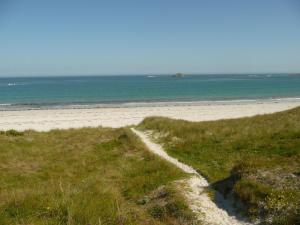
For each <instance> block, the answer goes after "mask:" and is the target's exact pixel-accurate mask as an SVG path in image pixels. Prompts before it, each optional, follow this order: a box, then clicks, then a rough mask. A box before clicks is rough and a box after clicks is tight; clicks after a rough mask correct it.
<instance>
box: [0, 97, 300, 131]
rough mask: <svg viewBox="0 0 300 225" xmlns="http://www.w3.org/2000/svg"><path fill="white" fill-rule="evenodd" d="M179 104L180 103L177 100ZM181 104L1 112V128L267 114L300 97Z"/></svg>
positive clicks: (297, 102) (126, 123) (292, 104)
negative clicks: (153, 118) (152, 118)
mask: <svg viewBox="0 0 300 225" xmlns="http://www.w3.org/2000/svg"><path fill="white" fill-rule="evenodd" d="M177 104H178V102H177ZM179 104H180V105H174V103H172V104H171V105H156V106H151V105H149V104H146V105H143V106H141V107H139V106H132V107H115V108H114V107H106V108H105V107H102V108H77V109H32V110H15V111H13V110H10V111H6V110H4V111H0V130H9V129H15V130H19V131H23V130H27V129H33V130H37V131H49V130H52V129H69V128H82V127H98V126H103V127H112V128H119V127H124V126H129V125H137V124H138V123H140V122H141V121H142V120H143V119H144V118H146V117H149V116H163V117H169V118H173V119H183V120H187V121H209V120H219V119H233V118H239V117H249V116H254V115H261V114H268V113H274V112H279V111H283V110H288V109H291V108H294V107H297V106H300V99H297V100H295V99H293V100H280V101H279V100H272V101H247V102H245V101H244V102H242V103H241V102H232V101H231V102H230V103H229V102H225V103H224V102H223V103H220V102H219V103H217V104H216V102H210V103H209V104H208V103H206V104H203V102H202V104H199V103H197V104H196V105H192V104H191V103H190V102H189V103H183V102H180V103H179Z"/></svg>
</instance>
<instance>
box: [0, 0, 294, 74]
mask: <svg viewBox="0 0 300 225" xmlns="http://www.w3.org/2000/svg"><path fill="white" fill-rule="evenodd" d="M174 72H185V73H240V72H241V73H254V72H300V1H299V0H135V1H134V0H126V1H125V0H119V1H116V0H107V1H101V0H98V1H96V0H95V1H92V0H81V1H80V0H48V1H47V0H26V1H25V0H0V75H1V76H13V75H79V74H82V75H84V74H152V73H174Z"/></svg>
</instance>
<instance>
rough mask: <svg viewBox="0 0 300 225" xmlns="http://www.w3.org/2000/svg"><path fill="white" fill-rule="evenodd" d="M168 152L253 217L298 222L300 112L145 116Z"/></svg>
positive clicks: (143, 123) (273, 220) (296, 109)
mask: <svg viewBox="0 0 300 225" xmlns="http://www.w3.org/2000/svg"><path fill="white" fill-rule="evenodd" d="M139 127H140V128H141V129H147V130H153V131H155V132H156V134H157V136H158V141H160V142H161V143H163V144H164V145H165V148H166V150H167V152H168V153H169V154H170V155H172V156H174V157H176V158H178V159H179V160H181V161H183V162H185V163H187V164H189V165H191V166H193V167H194V168H196V169H197V170H198V171H199V172H200V173H201V174H202V175H203V176H205V177H206V178H207V179H208V180H209V181H210V182H211V183H212V187H214V188H216V189H218V190H219V191H221V192H223V194H225V195H226V194H229V193H231V194H232V193H233V195H234V196H235V197H236V198H237V199H239V200H240V201H242V202H243V203H244V205H245V206H246V209H245V210H244V211H246V213H247V214H248V215H250V216H252V217H258V216H260V217H263V218H264V219H265V221H266V222H267V221H269V222H270V221H271V222H270V223H273V224H297V223H300V177H299V176H300V108H299V107H298V108H295V109H292V110H289V111H285V112H280V113H275V114H270V115H261V116H255V117H250V118H241V119H231V120H219V121H209V122H187V121H183V120H173V119H168V118H161V117H152V118H146V119H145V120H144V121H143V122H142V123H141V124H140V125H139Z"/></svg>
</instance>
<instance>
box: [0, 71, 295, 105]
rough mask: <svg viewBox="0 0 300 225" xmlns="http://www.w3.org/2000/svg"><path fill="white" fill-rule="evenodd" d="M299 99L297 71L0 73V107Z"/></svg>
mask: <svg viewBox="0 0 300 225" xmlns="http://www.w3.org/2000/svg"><path fill="white" fill-rule="evenodd" d="M274 100H275V101H284V100H289V101H292V100H300V75H299V74H216V75H205V74H201V75H196V74H194V75H187V76H183V77H174V76H172V75H119V76H65V77H54V76H49V77H2V78H0V110H24V109H48V108H89V107H133V106H144V105H164V104H180V103H181V104H192V103H197V104H201V103H203V104H207V103H211V102H223V103H224V102H234V101H240V102H247V101H274Z"/></svg>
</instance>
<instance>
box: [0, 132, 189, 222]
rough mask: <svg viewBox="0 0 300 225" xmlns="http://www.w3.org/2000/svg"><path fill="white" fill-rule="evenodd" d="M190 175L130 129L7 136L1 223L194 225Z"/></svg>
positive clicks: (1, 161)
mask: <svg viewBox="0 0 300 225" xmlns="http://www.w3.org/2000/svg"><path fill="white" fill-rule="evenodd" d="M184 176H185V175H184V174H183V173H182V172H180V171H179V170H178V169H177V168H175V167H173V166H172V165H170V164H168V163H166V162H165V161H163V160H160V159H159V158H157V157H156V156H154V155H152V154H151V153H149V152H148V151H147V150H146V149H145V147H144V145H143V144H141V143H140V142H139V140H138V139H137V138H136V137H135V136H134V135H133V134H132V133H131V131H130V130H129V129H127V128H122V129H105V128H84V129H70V130H53V131H50V132H34V131H25V132H17V131H13V130H10V131H6V132H0V184H1V185H0V224H37V225H39V224H49V225H50V224H53V225H54V224H55V225H58V224H69V225H73V224H81V225H87V224H93V225H95V224H118V225H119V224H122V225H123V224H124V225H125V224H133V225H134V224H149V225H152V224H153V225H156V224H194V223H193V221H194V217H193V215H192V213H191V212H190V210H189V209H188V208H187V206H186V204H185V201H184V199H183V197H182V196H181V195H180V194H179V192H178V190H177V189H176V187H174V185H173V181H175V180H178V179H181V178H183V177H184ZM157 192H162V193H163V194H157Z"/></svg>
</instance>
